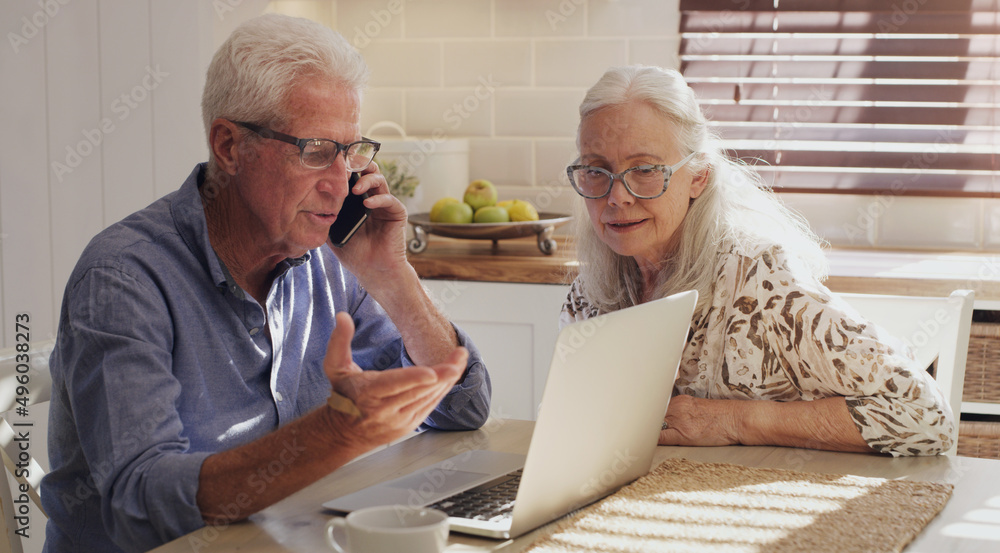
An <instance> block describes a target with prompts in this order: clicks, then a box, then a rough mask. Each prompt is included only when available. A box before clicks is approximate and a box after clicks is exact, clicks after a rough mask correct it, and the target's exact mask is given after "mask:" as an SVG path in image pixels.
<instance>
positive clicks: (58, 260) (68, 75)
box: [45, 0, 106, 298]
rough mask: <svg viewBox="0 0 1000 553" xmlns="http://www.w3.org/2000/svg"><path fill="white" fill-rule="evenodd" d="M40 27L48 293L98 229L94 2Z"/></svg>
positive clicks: (57, 292) (69, 8)
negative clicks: (50, 233)
mask: <svg viewBox="0 0 1000 553" xmlns="http://www.w3.org/2000/svg"><path fill="white" fill-rule="evenodd" d="M62 10H63V11H62V12H61V13H60V14H59V15H58V16H57V17H53V18H52V19H51V21H50V22H49V24H48V26H47V27H46V34H45V44H46V53H45V61H46V67H45V70H46V82H47V85H48V86H47V87H46V89H47V92H48V93H47V95H46V97H45V99H46V104H47V109H48V113H49V119H48V128H49V156H50V158H49V172H50V182H51V188H50V191H51V195H52V199H51V210H52V211H51V213H52V220H53V222H54V225H53V229H54V232H53V240H52V265H53V290H52V292H51V294H52V297H58V298H61V297H62V291H63V288H64V287H65V285H66V281H67V279H68V278H69V275H70V272H71V271H72V269H73V266H74V265H75V264H76V261H77V259H78V258H79V257H80V252H81V251H83V248H84V246H86V245H87V243H88V242H89V241H90V239H91V238H92V237H93V236H94V235H95V234H97V233H98V232H99V231H100V230H101V229H102V228H103V220H104V217H103V199H102V194H103V190H102V185H101V179H102V177H103V172H102V170H101V145H102V144H103V142H102V140H103V136H104V134H106V131H105V129H106V126H105V127H104V128H102V122H101V96H100V86H99V75H100V56H99V51H98V42H99V39H98V13H97V12H98V10H97V1H96V0H81V1H79V2H72V3H69V4H67V5H65V6H63V8H62Z"/></svg>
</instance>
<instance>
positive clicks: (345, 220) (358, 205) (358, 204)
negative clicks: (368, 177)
mask: <svg viewBox="0 0 1000 553" xmlns="http://www.w3.org/2000/svg"><path fill="white" fill-rule="evenodd" d="M357 182H358V173H351V178H350V180H349V181H348V183H347V188H348V191H347V197H346V198H344V204H343V206H342V207H341V208H340V212H339V213H337V220H336V221H334V222H333V224H332V225H330V243H331V244H333V245H334V246H337V247H338V248H339V247H343V246H344V244H346V243H347V241H348V240H350V239H351V237H352V236H354V233H355V232H357V230H358V229H359V228H361V225H362V224H364V222H365V221H366V220H368V214H369V213H371V209H368V207H366V206H365V204H364V201H365V198H367V197H368V196H369V195H370V194H369V193H368V192H367V191H365V192H362V193H361V194H355V193H354V185H355V184H356V183H357Z"/></svg>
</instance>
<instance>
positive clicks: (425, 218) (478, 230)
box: [407, 211, 572, 255]
mask: <svg viewBox="0 0 1000 553" xmlns="http://www.w3.org/2000/svg"><path fill="white" fill-rule="evenodd" d="M571 218H572V217H571V216H569V215H566V214H564V213H551V212H544V211H543V212H540V213H539V214H538V220H537V221H515V222H512V223H468V224H460V223H432V222H431V214H430V213H426V212H425V213H414V214H413V215H410V216H409V223H410V224H411V225H413V239H412V240H410V241H409V243H408V244H407V248H408V249H409V250H410V252H412V253H420V252H422V251H424V250H425V249H427V235H429V234H436V235H438V236H446V237H448V238H466V239H472V240H492V241H493V245H494V246H496V245H497V241H498V240H503V239H505V238H522V237H524V236H531V235H532V234H534V235H537V236H538V249H539V250H541V251H542V253H544V254H545V255H552V254H553V253H555V251H556V241H555V240H553V239H552V232H553V231H554V230H555V228H556V227H558V226H559V225H562V224H564V223H566V222H567V221H569V220H570V219H571Z"/></svg>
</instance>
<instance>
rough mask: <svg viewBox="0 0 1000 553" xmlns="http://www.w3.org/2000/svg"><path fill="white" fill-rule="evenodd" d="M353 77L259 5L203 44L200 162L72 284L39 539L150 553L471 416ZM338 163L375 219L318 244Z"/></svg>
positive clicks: (339, 178) (307, 33) (479, 368)
mask: <svg viewBox="0 0 1000 553" xmlns="http://www.w3.org/2000/svg"><path fill="white" fill-rule="evenodd" d="M366 79H367V68H366V66H365V64H364V62H363V60H362V59H361V57H360V55H359V54H358V53H357V52H356V51H355V50H354V49H353V48H351V47H350V45H348V43H347V42H346V41H345V40H344V39H343V37H341V36H340V35H338V34H336V33H334V32H333V31H331V30H329V29H326V28H324V27H322V26H321V25H318V24H315V23H311V22H308V21H305V20H301V19H294V18H289V17H283V16H276V15H267V16H262V17H259V18H257V19H254V20H252V21H250V22H248V23H246V24H244V25H242V26H241V27H240V28H238V29H237V30H236V31H235V32H234V33H233V35H232V36H231V37H230V38H229V39H228V40H227V42H226V43H225V44H223V46H222V47H221V48H220V49H219V51H218V52H217V53H216V55H215V58H214V59H213V61H212V63H211V66H210V67H209V70H208V75H207V80H206V84H205V91H204V96H203V104H202V111H203V116H204V119H205V126H206V130H207V133H208V140H209V148H210V154H211V155H210V160H209V162H208V163H207V164H201V165H198V166H197V167H195V169H194V171H192V173H191V174H190V176H189V177H188V178H187V180H186V181H185V182H184V183H183V184H182V185H181V187H180V189H179V190H177V191H176V192H174V193H172V194H169V195H167V196H165V197H164V198H162V199H160V200H158V201H156V202H155V203H153V204H152V205H150V206H149V207H147V208H145V209H143V210H141V211H139V212H137V213H135V214H133V215H132V216H130V217H128V218H126V219H124V220H123V221H121V222H119V223H117V224H114V225H112V226H111V227H109V228H108V229H106V230H104V231H103V232H101V233H100V234H99V235H98V236H97V237H96V238H95V239H94V240H93V241H92V242H91V243H90V245H89V246H88V247H87V248H86V250H85V251H84V253H83V255H82V256H81V258H80V261H79V263H78V264H77V266H76V268H75V270H74V271H73V273H72V276H71V277H70V280H69V283H68V285H67V287H66V292H65V297H64V300H63V306H62V313H61V317H60V324H59V332H58V343H57V346H56V350H55V351H54V353H53V355H52V360H51V367H52V373H53V382H54V390H53V397H52V407H51V422H50V439H49V448H50V456H51V465H52V470H51V472H50V473H49V474H48V475H47V477H46V478H45V480H44V481H43V484H42V488H43V491H42V497H43V501H44V504H45V508H46V511H47V512H48V515H49V517H50V518H49V524H48V527H47V534H46V550H47V551H52V552H54V551H102V552H105V551H146V550H147V549H149V548H152V547H154V546H157V545H159V544H162V543H164V542H166V541H169V540H171V539H174V538H176V537H178V536H180V535H183V534H185V533H188V532H191V531H192V530H195V529H197V528H198V527H200V526H202V525H204V524H206V523H207V524H213V523H216V524H217V523H228V522H231V521H233V520H238V519H241V518H245V517H246V516H248V515H250V514H252V513H254V512H256V511H258V510H260V509H262V508H264V507H266V506H268V505H271V504H273V503H274V502H276V501H278V500H280V499H282V498H284V497H287V496H288V495H290V494H292V493H294V492H295V491H297V490H299V489H301V488H303V487H304V486H306V485H308V484H310V483H311V482H314V481H316V480H317V479H319V478H320V477H322V476H324V475H326V474H328V473H329V472H331V471H332V470H334V469H336V468H337V467H340V466H342V465H343V464H345V463H347V462H348V461H350V460H351V459H354V458H355V457H357V456H358V455H360V454H362V453H364V452H366V451H369V450H371V449H373V448H375V447H377V446H379V445H382V444H386V443H388V442H390V441H392V440H394V439H397V438H400V437H402V436H404V435H406V434H407V433H409V432H412V431H413V430H414V429H416V428H418V427H420V426H423V427H426V428H435V429H444V430H451V429H455V430H460V429H474V428H478V427H479V426H480V425H482V424H483V423H484V422H485V420H486V417H487V415H488V411H489V397H490V383H489V377H488V375H487V373H486V369H485V367H484V366H483V362H482V359H481V358H480V356H479V354H478V353H477V351H476V349H475V348H474V346H473V345H472V344H471V342H470V341H469V339H468V337H467V336H466V335H465V334H464V333H463V332H461V331H460V330H458V329H456V328H455V327H454V326H453V325H452V324H451V323H450V322H448V320H446V319H445V317H444V316H443V315H442V314H441V313H440V312H438V310H437V309H436V308H435V307H434V306H433V304H432V303H431V300H430V298H428V296H427V294H426V293H425V291H424V289H423V287H422V286H421V284H420V282H419V280H418V277H417V274H416V272H415V271H414V270H413V268H412V267H411V266H410V265H409V264H408V263H407V260H406V256H405V249H404V243H405V242H404V230H405V223H406V212H405V210H404V208H403V206H402V204H401V203H400V202H399V201H398V200H396V199H395V198H393V197H392V196H391V195H389V194H388V189H387V184H386V181H385V179H384V178H383V177H382V175H380V174H379V172H378V168H377V166H376V165H375V164H373V163H371V161H372V157H373V156H374V154H375V152H376V151H377V149H378V145H377V144H375V143H372V142H371V141H368V140H366V139H363V138H362V137H361V136H360V133H359V112H360V109H361V89H362V88H363V86H364V84H365V81H366ZM296 137H304V138H302V139H299V138H296ZM351 172H358V173H360V178H359V179H358V180H357V182H356V183H355V184H354V185H353V192H354V193H358V194H361V193H364V192H366V191H367V192H369V193H370V194H371V195H370V197H368V198H367V199H366V200H364V204H365V205H366V206H367V207H368V208H370V209H371V210H372V211H371V216H370V218H369V219H368V221H367V222H365V223H364V224H363V225H362V226H361V227H360V229H359V230H358V232H357V233H356V234H355V235H354V237H353V238H352V239H351V240H350V241H349V242H348V243H347V244H346V245H345V246H344V247H342V248H341V247H337V248H331V247H330V246H329V243H328V239H327V236H328V231H329V229H330V226H331V224H332V223H333V222H334V221H336V220H337V218H338V214H339V212H340V210H341V206H342V205H343V204H344V200H345V197H347V195H348V192H349V191H348V178H349V176H350V174H351Z"/></svg>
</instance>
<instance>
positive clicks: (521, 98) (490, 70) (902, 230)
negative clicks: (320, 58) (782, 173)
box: [319, 0, 1000, 250]
mask: <svg viewBox="0 0 1000 553" xmlns="http://www.w3.org/2000/svg"><path fill="white" fill-rule="evenodd" d="M319 1H325V0H319ZM332 1H333V3H334V4H335V9H334V10H332V11H333V13H334V14H335V16H334V20H335V21H336V28H337V29H338V30H339V31H340V32H341V33H343V34H344V36H345V37H347V39H348V40H349V41H350V42H351V43H352V44H354V45H355V46H357V47H358V48H359V49H360V50H361V52H362V54H363V55H364V56H365V58H366V60H367V61H368V64H369V66H370V67H371V70H372V79H371V85H370V88H369V90H368V92H367V95H366V97H365V102H364V107H363V112H362V130H364V129H367V127H368V126H370V125H371V124H372V123H373V122H376V121H381V120H391V121H395V122H397V123H399V124H401V125H402V126H403V127H404V128H405V130H406V132H407V133H408V134H409V135H411V136H418V137H420V136H424V137H438V138H442V137H448V138H451V137H466V138H470V139H472V140H471V142H470V160H469V173H470V177H472V178H487V179H490V180H492V181H493V182H495V183H496V184H497V185H498V187H499V188H500V196H501V198H512V197H525V198H528V199H532V198H542V199H543V200H542V201H543V202H546V203H547V204H548V207H547V209H549V210H560V211H569V210H570V209H571V205H572V202H573V201H575V197H574V196H575V195H574V194H573V193H572V190H571V189H569V185H568V183H567V181H566V177H565V171H564V169H565V166H566V165H567V164H568V163H570V162H571V161H572V160H573V158H574V157H575V155H576V146H575V133H576V128H577V124H578V115H577V109H578V106H579V103H580V101H581V100H582V99H583V95H584V93H585V92H586V89H587V88H588V87H589V86H590V85H592V84H593V83H594V82H595V81H596V80H597V78H598V77H599V76H600V75H601V74H602V73H603V72H604V70H605V69H607V67H608V66H611V65H618V64H625V63H644V64H651V65H659V66H663V67H672V68H678V67H679V60H678V56H677V51H678V44H679V42H680V37H679V35H678V32H677V29H678V22H679V17H680V16H679V12H678V1H677V0H350V1H347V0H332ZM564 192H565V193H564ZM783 198H784V200H785V202H786V203H787V204H788V205H789V206H790V207H792V208H793V209H796V210H798V211H799V212H801V213H802V214H803V215H804V216H805V217H806V219H807V220H808V221H809V222H810V224H811V225H812V226H813V228H814V229H815V230H816V232H817V233H818V234H820V236H822V237H823V238H825V239H826V240H828V241H829V242H830V243H831V244H833V245H834V246H845V247H860V248H904V249H928V248H931V249H934V248H937V249H962V250H977V249H984V248H985V249H992V250H1000V200H976V199H972V200H965V199H949V200H941V199H937V198H912V197H902V196H888V197H882V196H852V195H846V194H829V195H814V194H784V195H783Z"/></svg>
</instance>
